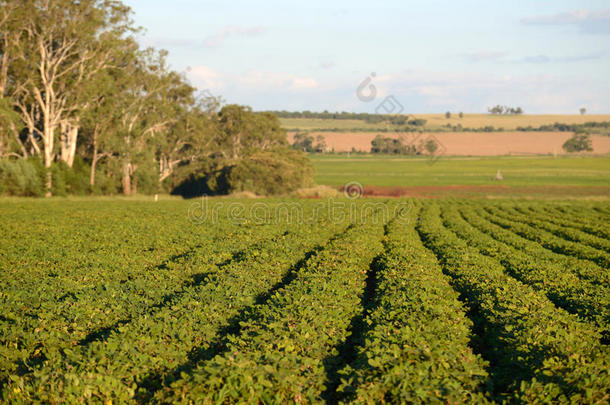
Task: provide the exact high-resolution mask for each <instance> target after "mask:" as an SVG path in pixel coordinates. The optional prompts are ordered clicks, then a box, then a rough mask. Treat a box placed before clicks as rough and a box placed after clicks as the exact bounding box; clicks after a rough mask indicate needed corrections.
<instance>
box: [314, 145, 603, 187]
mask: <svg viewBox="0 0 610 405" xmlns="http://www.w3.org/2000/svg"><path fill="white" fill-rule="evenodd" d="M311 159H312V161H313V164H314V167H315V169H316V175H315V180H316V182H317V183H318V184H327V185H331V186H335V187H340V186H342V185H344V184H347V183H349V182H352V181H357V182H359V183H361V184H362V185H364V186H381V187H408V188H415V189H417V188H419V189H420V190H423V191H426V190H429V191H430V192H434V190H437V192H436V194H439V195H442V194H446V193H449V194H451V195H454V194H455V193H456V192H460V190H462V191H464V192H465V193H470V192H477V193H478V194H480V193H483V194H502V195H505V196H506V195H526V194H534V195H538V196H540V195H541V194H546V195H548V196H555V197H557V196H558V195H560V196H563V197H568V196H570V195H573V196H586V195H589V196H606V197H608V196H610V186H609V185H610V157H608V156H600V157H579V156H575V157H552V156H537V157H446V156H440V157H439V158H438V159H437V160H430V158H427V157H423V158H422V157H417V158H409V157H395V156H378V155H377V156H375V155H360V154H353V155H351V156H347V155H311ZM498 170H500V172H501V174H502V176H503V178H504V179H503V180H502V181H497V180H495V176H496V174H497V171H498Z"/></svg>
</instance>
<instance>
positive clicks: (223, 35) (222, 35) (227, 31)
mask: <svg viewBox="0 0 610 405" xmlns="http://www.w3.org/2000/svg"><path fill="white" fill-rule="evenodd" d="M265 31H266V28H265V27H260V26H258V27H238V26H231V25H227V26H226V27H224V28H222V29H221V30H220V31H218V32H216V33H215V34H213V35H210V36H209V37H207V38H206V39H205V40H204V44H205V46H207V47H210V48H216V47H218V46H220V45H222V44H223V43H224V42H225V41H226V40H227V39H229V38H230V37H241V38H250V37H255V36H258V35H262V34H264V33H265Z"/></svg>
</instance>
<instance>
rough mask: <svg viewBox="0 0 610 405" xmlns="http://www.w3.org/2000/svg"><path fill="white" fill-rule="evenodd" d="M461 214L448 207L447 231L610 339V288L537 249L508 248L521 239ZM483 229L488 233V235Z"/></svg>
mask: <svg viewBox="0 0 610 405" xmlns="http://www.w3.org/2000/svg"><path fill="white" fill-rule="evenodd" d="M461 212H462V215H464V216H463V217H462V215H460V214H459V213H458V211H457V208H456V207H455V205H451V206H445V207H444V210H443V212H442V217H443V218H444V221H443V222H444V225H445V227H447V228H448V229H450V230H452V231H453V232H454V233H455V234H456V235H457V236H459V237H460V238H462V239H464V240H465V241H466V243H467V244H468V245H469V246H472V247H475V248H476V249H478V250H479V251H480V252H481V253H482V254H484V255H486V256H489V257H493V258H495V259H497V260H498V262H499V263H500V264H501V265H502V266H504V268H505V269H506V271H507V272H508V273H509V274H510V275H511V276H513V277H515V278H516V279H517V280H519V281H522V282H523V283H525V284H528V285H531V286H532V287H533V288H534V289H535V290H537V291H542V292H543V293H544V294H546V296H547V297H548V298H549V299H550V300H551V301H552V302H553V303H554V304H555V305H557V306H559V307H561V308H564V309H566V310H567V311H568V312H572V313H576V314H578V315H580V316H582V317H583V318H584V319H587V320H590V321H592V322H594V323H595V324H596V326H597V330H598V331H599V332H600V333H602V334H603V335H608V336H609V337H610V290H609V289H608V288H606V287H602V286H596V285H594V284H591V283H588V282H586V281H585V280H581V279H579V278H578V277H577V276H576V275H574V274H573V273H571V272H566V271H565V270H564V269H563V268H561V267H560V266H558V265H556V263H555V261H554V260H548V259H545V258H544V255H543V254H540V255H538V254H536V253H537V251H535V250H534V249H531V250H530V252H528V253H525V252H523V251H521V250H517V249H514V248H512V247H510V246H508V245H507V244H505V243H503V242H501V241H506V240H510V239H517V238H519V236H517V235H514V234H511V233H510V232H508V231H506V230H504V229H502V228H500V227H498V226H495V225H493V224H490V223H489V222H486V221H483V220H481V219H478V218H476V217H475V216H473V215H469V212H470V213H471V208H470V207H468V206H467V207H464V208H463V209H462V210H461ZM467 221H468V222H467ZM469 222H470V223H469ZM474 223H476V225H478V229H476V228H474ZM471 224H473V225H471ZM480 229H485V232H482V231H480ZM494 237H495V238H494ZM538 250H543V248H542V247H540V248H539V249H538Z"/></svg>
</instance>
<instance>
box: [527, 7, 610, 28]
mask: <svg viewBox="0 0 610 405" xmlns="http://www.w3.org/2000/svg"><path fill="white" fill-rule="evenodd" d="M521 22H522V23H523V24H526V25H575V26H578V27H579V28H580V30H581V31H582V32H586V33H590V34H610V9H605V10H576V11H570V12H566V13H558V14H547V15H539V16H535V17H529V18H524V19H522V20H521Z"/></svg>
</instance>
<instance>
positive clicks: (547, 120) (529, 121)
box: [280, 112, 610, 131]
mask: <svg viewBox="0 0 610 405" xmlns="http://www.w3.org/2000/svg"><path fill="white" fill-rule="evenodd" d="M409 116H410V117H417V118H423V119H425V120H427V122H426V125H425V126H424V128H425V129H426V130H429V131H436V130H440V129H442V127H444V126H446V125H447V124H449V125H451V126H454V125H458V124H460V125H461V126H462V127H464V128H483V127H487V126H493V127H495V128H503V129H504V130H505V131H514V130H516V129H517V127H528V126H532V127H540V126H542V125H552V124H554V123H556V122H559V123H562V124H568V125H572V124H584V123H585V122H604V121H610V115H608V114H598V115H589V114H587V115H569V114H566V115H561V114H543V115H536V114H523V115H491V114H464V116H463V117H462V118H460V117H459V116H458V114H457V113H456V112H453V114H452V116H451V118H446V117H445V114H415V115H409ZM280 121H281V123H282V126H283V127H284V128H286V129H288V130H299V131H315V130H318V131H320V130H322V131H323V130H345V131H349V130H356V129H358V130H370V131H375V130H387V129H390V130H393V129H394V126H392V125H391V124H388V123H369V122H366V121H364V120H333V119H319V118H281V119H280Z"/></svg>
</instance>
